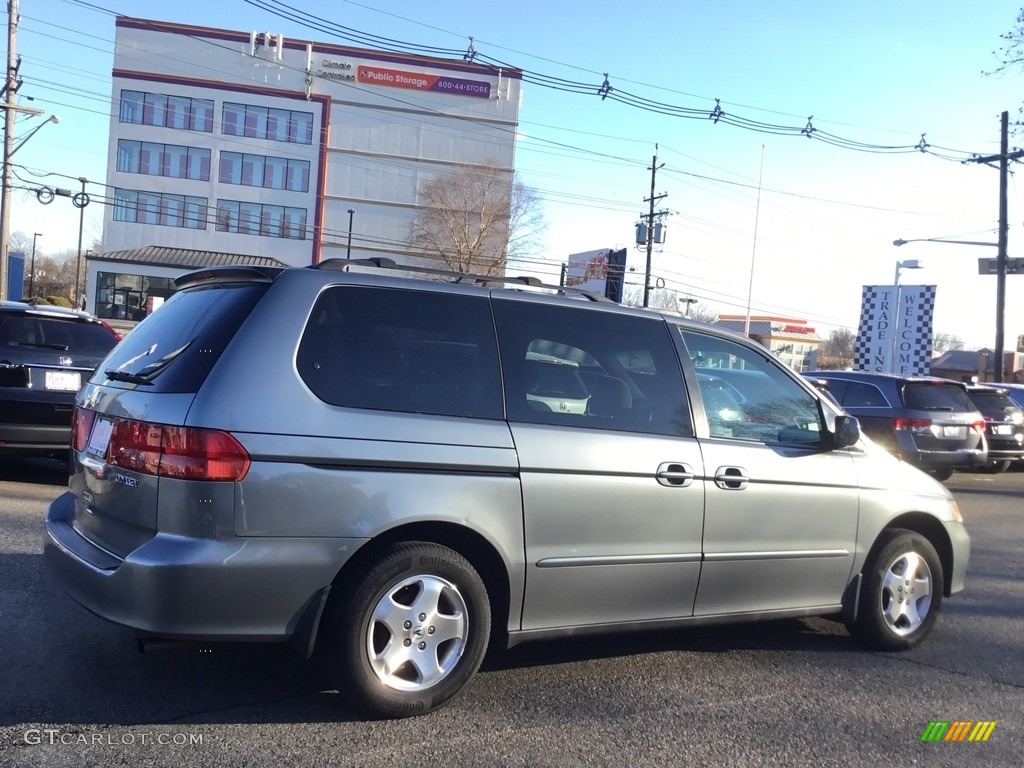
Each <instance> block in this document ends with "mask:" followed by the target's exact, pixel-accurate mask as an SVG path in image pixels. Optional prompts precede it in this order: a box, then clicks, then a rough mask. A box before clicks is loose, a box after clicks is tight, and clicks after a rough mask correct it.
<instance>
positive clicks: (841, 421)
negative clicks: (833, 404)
mask: <svg viewBox="0 0 1024 768" xmlns="http://www.w3.org/2000/svg"><path fill="white" fill-rule="evenodd" d="M858 440H860V422H859V421H857V419H856V417H854V416H847V415H845V414H844V415H842V416H836V432H835V446H836V448H850V447H852V446H854V445H856V444H857V441H858Z"/></svg>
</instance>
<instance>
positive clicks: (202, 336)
mask: <svg viewBox="0 0 1024 768" xmlns="http://www.w3.org/2000/svg"><path fill="white" fill-rule="evenodd" d="M267 288H268V285H267V284H264V283H254V284H248V283H247V284H240V285H230V284H229V285H208V286H202V287H197V288H189V289H186V290H183V291H178V292H177V293H175V294H174V295H173V296H171V298H170V299H168V300H167V302H166V303H164V304H163V305H162V306H161V307H160V308H159V309H158V310H157V311H155V312H153V313H152V314H151V315H149V316H148V317H147V318H146V319H145V320H143V321H142V322H141V323H139V324H138V325H137V326H135V328H133V329H132V331H131V333H129V334H128V335H127V336H125V338H124V339H123V340H122V341H121V343H120V344H119V345H118V346H117V347H115V349H114V351H113V352H112V353H111V354H110V356H109V357H108V358H107V359H106V360H104V361H103V362H102V363H101V364H100V366H99V368H97V369H96V373H95V374H94V375H93V381H102V382H103V383H104V384H108V385H112V386H126V387H135V386H142V387H144V388H145V391H147V392H198V391H199V388H200V387H201V386H202V383H203V382H204V381H205V380H206V377H207V375H208V374H209V373H210V370H211V369H212V368H213V365H214V363H216V362H217V360H218V359H220V355H221V352H223V351H224V348H225V347H226V346H227V345H228V343H229V342H230V341H231V339H232V337H233V336H234V335H235V333H236V332H237V331H238V329H239V328H240V327H241V325H242V322H243V321H244V320H245V318H246V317H248V316H249V313H250V312H251V311H252V309H253V307H255V306H256V303H257V302H258V301H259V300H260V298H261V297H262V296H263V294H264V293H265V292H266V290H267ZM104 379H106V380H105V381H104Z"/></svg>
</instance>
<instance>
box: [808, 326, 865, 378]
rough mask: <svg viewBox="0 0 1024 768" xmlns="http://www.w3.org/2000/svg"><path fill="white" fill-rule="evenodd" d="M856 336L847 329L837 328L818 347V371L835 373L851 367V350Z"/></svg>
mask: <svg viewBox="0 0 1024 768" xmlns="http://www.w3.org/2000/svg"><path fill="white" fill-rule="evenodd" d="M856 341H857V334H855V333H854V332H853V331H851V330H850V329H849V328H837V329H836V330H834V331H832V333H830V334H829V335H828V338H827V339H825V340H824V341H823V342H821V345H820V346H819V347H818V361H817V363H816V365H817V368H818V370H821V371H837V370H845V369H846V368H850V367H851V366H853V348H854V344H855V343H856Z"/></svg>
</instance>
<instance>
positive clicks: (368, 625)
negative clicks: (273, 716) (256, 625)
mask: <svg viewBox="0 0 1024 768" xmlns="http://www.w3.org/2000/svg"><path fill="white" fill-rule="evenodd" d="M343 595H344V596H343V597H342V599H340V600H339V601H338V602H337V603H336V604H335V605H334V606H333V610H332V612H331V615H329V616H328V624H327V643H326V648H325V649H324V650H325V651H326V653H327V654H328V660H329V666H330V667H331V671H332V674H333V676H334V677H335V682H336V684H337V686H338V690H339V691H341V692H342V693H344V694H347V695H348V697H349V698H350V699H351V700H352V701H353V702H354V703H355V704H356V705H357V706H358V707H359V708H360V709H362V710H363V711H365V712H367V713H369V714H372V715H375V716H379V717H391V718H397V717H410V716H413V715H422V714H426V713H427V712H430V711H431V710H434V709H437V708H438V707H440V706H441V705H442V704H444V703H446V702H447V701H448V700H449V699H451V698H452V697H453V696H454V695H455V694H457V693H458V692H459V691H460V690H461V689H462V688H463V687H464V686H465V685H466V683H468V682H469V680H470V678H472V677H473V675H474V674H475V673H476V671H477V669H478V668H479V667H480V663H481V661H482V660H483V657H484V653H485V652H486V650H487V641H488V638H489V637H490V627H491V611H490V604H489V601H488V597H487V590H486V588H485V587H484V583H483V581H482V579H481V578H480V576H479V574H478V573H477V572H476V570H475V569H474V568H473V566H472V565H470V563H469V562H468V561H467V560H466V559H465V558H464V557H462V556H461V555H460V554H458V553H457V552H455V551H454V550H452V549H449V548H448V547H443V546H440V545H438V544H432V543H428V542H405V543H399V544H394V545H391V546H390V547H388V548H387V549H385V550H384V551H383V553H382V554H381V556H380V557H379V558H377V559H376V560H375V562H374V564H373V565H372V566H371V567H369V568H368V569H367V570H365V571H364V572H363V574H362V576H361V577H357V579H356V581H355V583H354V585H353V588H352V589H351V590H349V591H348V592H347V593H343Z"/></svg>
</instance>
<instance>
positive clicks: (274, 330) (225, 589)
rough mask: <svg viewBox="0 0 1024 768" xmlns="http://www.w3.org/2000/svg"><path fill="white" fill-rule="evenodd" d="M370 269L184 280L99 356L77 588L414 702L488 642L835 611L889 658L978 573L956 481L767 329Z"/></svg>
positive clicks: (157, 625)
mask: <svg viewBox="0 0 1024 768" xmlns="http://www.w3.org/2000/svg"><path fill="white" fill-rule="evenodd" d="M354 264H355V262H345V261H341V262H339V261H327V262H324V263H322V264H320V265H318V266H317V267H309V268H302V269H287V270H271V269H258V268H245V267H236V268H224V269H211V270H203V271H200V272H196V273H191V274H189V275H185V276H183V277H181V278H179V279H178V281H177V287H178V289H179V290H178V292H177V293H176V294H174V296H173V297H172V298H171V299H170V300H169V301H168V302H167V303H166V304H165V305H164V306H163V307H161V308H160V309H159V310H158V311H157V312H154V313H153V314H152V315H150V316H149V317H147V318H146V319H145V320H144V321H143V322H142V323H141V324H140V325H138V326H137V327H136V328H135V329H134V330H133V331H132V333H131V334H129V335H128V336H127V337H126V338H125V339H124V340H123V341H122V342H121V343H120V344H119V345H118V347H116V348H115V349H114V351H113V352H112V353H111V354H110V355H109V356H108V357H107V358H106V360H104V361H103V363H102V364H101V365H100V366H99V368H98V369H97V371H96V373H95V375H94V376H93V377H92V379H91V380H90V381H89V382H88V383H87V384H86V386H85V387H84V388H83V390H82V392H81V393H80V394H79V397H78V400H77V407H76V411H75V420H74V437H73V442H74V446H73V451H72V452H73V458H74V467H73V472H72V475H71V478H70V487H69V490H68V491H67V492H66V493H64V494H63V495H61V496H60V497H58V498H57V499H55V500H54V501H53V503H52V504H51V505H50V508H49V511H48V514H47V519H46V534H47V535H46V545H45V556H46V560H47V561H48V563H49V565H50V567H51V568H52V571H53V573H54V575H55V577H56V579H57V580H58V581H59V583H60V584H61V586H62V587H63V588H64V589H65V590H66V591H67V592H68V593H69V594H70V595H71V596H72V597H74V598H75V599H76V600H77V601H79V602H80V603H81V604H82V605H84V606H85V607H87V608H88V609H89V610H91V611H93V612H94V613H96V614H98V615H100V616H102V617H104V618H107V619H109V620H111V621H114V622H117V623H119V624H123V625H127V626H129V627H133V628H135V629H137V630H139V631H140V632H141V633H143V635H145V636H148V637H156V638H184V639H203V640H211V639H213V640H216V639H231V640H239V639H247V640H263V641H266V640H270V641H282V642H284V641H288V642H290V643H292V644H293V645H294V646H295V647H296V648H298V649H299V650H300V651H302V652H303V653H306V654H312V653H313V651H314V649H315V650H317V651H318V652H319V653H320V654H322V656H323V658H324V659H325V660H326V662H327V664H326V666H327V669H328V671H329V673H330V674H331V675H332V678H331V679H332V680H333V681H334V684H335V685H336V686H337V687H338V689H339V690H340V691H341V692H343V693H344V694H346V695H347V696H349V697H350V698H351V700H352V701H353V702H354V703H355V704H356V705H357V706H358V707H359V708H361V709H362V711H364V712H366V713H368V714H371V715H375V716H385V717H402V716H408V715H414V714H421V713H424V712H428V711H430V710H432V709H434V708H436V707H439V706H441V705H442V704H444V703H445V702H446V701H448V700H449V699H450V698H451V697H452V696H454V695H455V694H456V693H457V692H458V691H459V690H460V689H462V688H463V687H464V686H465V685H466V684H467V682H469V680H470V678H472V676H473V675H474V673H475V672H476V670H477V668H478V666H479V664H480V662H481V659H482V658H483V655H484V652H485V650H486V649H487V647H488V645H489V644H492V643H493V644H496V645H497V646H499V647H505V646H510V645H514V644H516V643H521V642H523V641H528V640H541V639H545V638H552V637H557V636H564V635H580V634H585V633H597V632H610V631H626V630H646V629H651V628H663V627H685V626H690V625H702V624H708V623H714V622H720V621H730V622H731V621H736V620H738V619H749V620H755V619H762V618H783V617H798V616H809V615H826V616H834V617H836V618H838V619H840V620H842V621H844V622H846V624H847V625H848V626H849V627H850V629H851V631H852V632H853V633H854V634H856V635H857V636H859V637H860V638H862V639H863V640H864V641H866V642H867V643H868V644H869V645H871V646H873V647H875V648H881V649H885V650H897V649H904V648H910V647H912V646H914V645H915V644H917V643H918V642H919V641H921V640H922V639H923V638H924V637H925V636H926V635H927V634H928V633H929V631H930V630H931V629H932V626H933V624H934V623H935V620H936V617H937V613H938V610H939V606H940V604H941V602H942V599H943V597H948V596H950V595H951V594H953V593H956V592H959V591H960V590H961V589H962V588H963V585H964V573H965V571H966V568H967V558H968V550H969V539H968V535H967V533H966V531H965V529H964V526H963V524H962V520H961V518H960V514H959V512H958V510H957V506H956V503H955V502H954V500H953V498H952V496H951V495H950V494H949V493H948V492H947V491H946V489H945V488H943V487H942V486H941V485H940V484H938V483H936V482H935V481H934V480H932V479H931V478H929V477H927V476H926V475H924V474H923V473H921V472H919V471H917V470H916V469H914V468H912V467H909V466H907V465H906V464H904V463H902V462H900V461H898V460H897V459H895V458H894V457H892V456H891V455H889V454H888V453H886V452H885V451H883V450H880V449H877V448H875V447H874V446H873V445H872V444H870V443H866V442H865V441H862V440H860V438H859V428H858V424H857V421H856V419H854V418H852V417H850V416H848V415H846V414H844V413H842V412H841V411H840V410H839V409H838V408H837V407H836V406H834V405H833V404H831V403H829V402H828V401H826V400H824V399H823V398H822V396H821V395H820V393H818V392H817V391H816V390H815V389H814V388H813V387H812V386H810V385H809V384H808V383H807V382H805V381H804V380H803V379H801V378H800V377H799V376H797V375H795V374H794V373H793V372H792V371H790V370H789V369H787V368H785V367H783V366H782V365H780V364H779V363H778V361H777V360H776V359H775V358H774V357H773V356H772V355H771V354H770V353H769V352H768V351H767V350H766V349H764V348H762V347H761V346H759V345H757V344H755V343H753V342H751V341H749V340H747V339H745V338H742V337H740V336H736V335H733V334H730V333H728V332H724V331H719V330H716V329H714V328H712V327H708V326H705V325H701V324H697V323H691V322H689V321H688V320H686V319H684V318H680V317H678V316H676V315H669V314H661V313H658V312H654V311H647V310H638V309H627V308H623V307H620V306H618V305H616V304H613V303H611V302H607V301H601V300H596V299H595V298H594V297H588V296H584V295H575V296H573V295H553V293H554V292H553V291H550V290H545V289H543V288H541V289H538V288H528V287H494V286H493V285H475V286H473V285H466V284H465V283H463V284H458V285H456V284H452V283H445V282H438V281H434V280H431V281H428V280H422V279H415V278H410V277H408V276H402V274H399V273H397V272H395V271H387V270H384V269H376V268H373V269H370V268H363V267H361V268H360V271H354V270H353V269H350V268H351V267H352V266H353V265H354ZM490 280H492V281H493V278H491V279H490ZM731 371H745V372H747V373H746V374H745V375H742V376H731V377H730V378H729V379H728V380H726V375H728V372H731ZM539 377H540V378H539Z"/></svg>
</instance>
